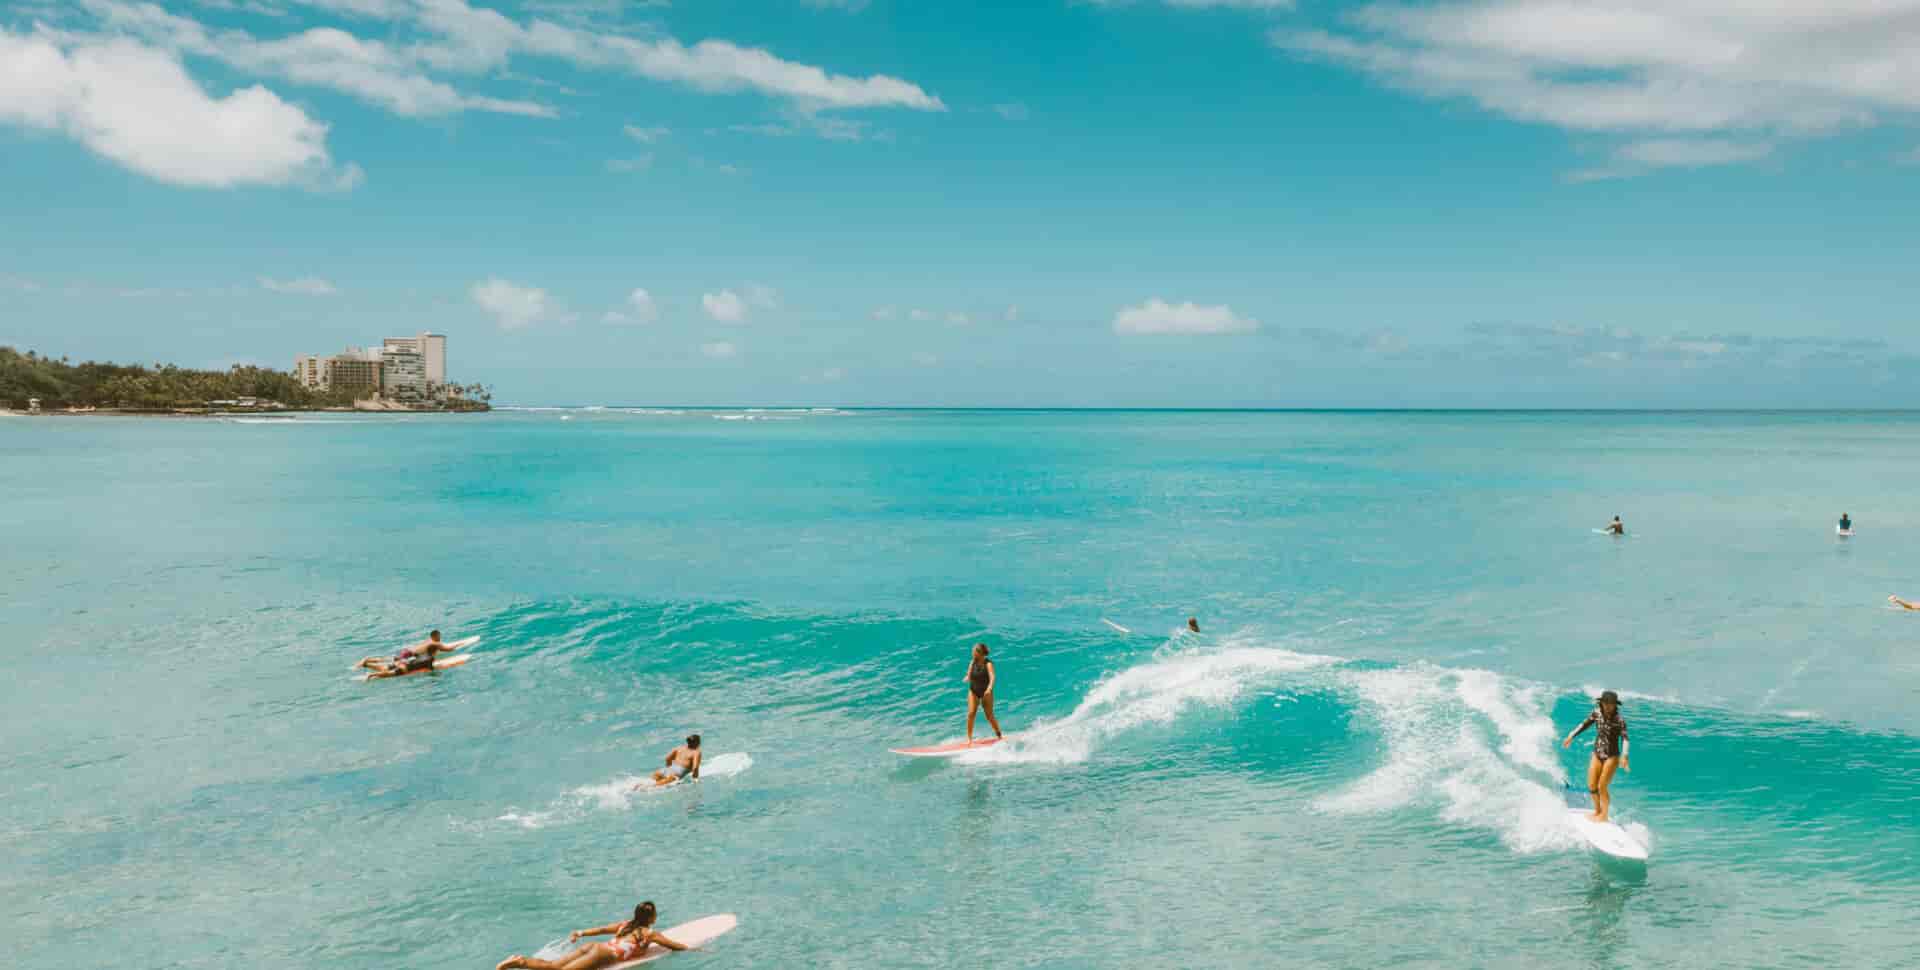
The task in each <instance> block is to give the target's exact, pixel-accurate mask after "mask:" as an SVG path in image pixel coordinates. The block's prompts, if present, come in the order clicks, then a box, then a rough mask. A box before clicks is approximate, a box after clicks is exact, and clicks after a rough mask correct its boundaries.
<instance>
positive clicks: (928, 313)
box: [907, 308, 933, 323]
mask: <svg viewBox="0 0 1920 970" xmlns="http://www.w3.org/2000/svg"><path fill="white" fill-rule="evenodd" d="M907 319H909V320H912V321H915V322H917V323H925V322H927V321H929V320H932V319H933V311H932V310H921V309H917V308H916V309H912V310H908V311H907Z"/></svg>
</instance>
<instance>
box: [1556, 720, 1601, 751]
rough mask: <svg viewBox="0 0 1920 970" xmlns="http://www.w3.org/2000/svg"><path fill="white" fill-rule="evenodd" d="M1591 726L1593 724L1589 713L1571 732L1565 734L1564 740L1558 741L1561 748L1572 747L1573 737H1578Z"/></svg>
mask: <svg viewBox="0 0 1920 970" xmlns="http://www.w3.org/2000/svg"><path fill="white" fill-rule="evenodd" d="M1592 726H1593V715H1591V714H1589V715H1587V719H1586V720H1584V721H1581V722H1580V726H1579V727H1577V728H1574V729H1573V733H1572V734H1569V735H1567V739H1566V740H1565V741H1562V742H1560V746H1561V747H1563V748H1567V747H1572V746H1573V739H1574V738H1577V737H1579V736H1580V735H1582V734H1585V733H1586V731H1587V729H1588V728H1590V727H1592Z"/></svg>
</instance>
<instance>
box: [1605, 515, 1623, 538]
mask: <svg viewBox="0 0 1920 970" xmlns="http://www.w3.org/2000/svg"><path fill="white" fill-rule="evenodd" d="M1607 534H1608V535H1610V536H1623V535H1626V534H1627V527H1626V525H1625V524H1623V523H1622V522H1621V521H1620V517H1619V516H1617V515H1616V516H1614V517H1613V521H1612V522H1609V523H1607Z"/></svg>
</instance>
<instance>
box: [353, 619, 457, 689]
mask: <svg viewBox="0 0 1920 970" xmlns="http://www.w3.org/2000/svg"><path fill="white" fill-rule="evenodd" d="M458 649H460V648H459V647H452V646H448V645H447V644H444V643H441V642H440V631H439V630H435V631H433V632H432V633H429V634H427V638H426V639H425V640H422V641H420V642H419V643H416V644H414V645H413V646H410V647H406V648H404V649H402V650H401V651H400V652H399V653H396V654H394V655H393V656H391V657H368V658H366V659H364V660H362V661H360V662H359V663H358V664H355V666H357V667H365V668H367V670H368V671H369V673H368V674H367V679H369V680H377V679H379V678H381V677H398V676H400V675H402V674H412V673H418V672H420V671H422V670H432V669H433V660H434V658H435V657H437V656H439V655H440V654H443V653H452V652H453V651H455V650H458Z"/></svg>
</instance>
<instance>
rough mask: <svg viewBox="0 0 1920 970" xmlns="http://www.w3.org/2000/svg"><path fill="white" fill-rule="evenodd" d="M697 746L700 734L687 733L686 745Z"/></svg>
mask: <svg viewBox="0 0 1920 970" xmlns="http://www.w3.org/2000/svg"><path fill="white" fill-rule="evenodd" d="M699 746H700V735H698V734H689V735H687V747H689V748H697V747H699Z"/></svg>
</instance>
